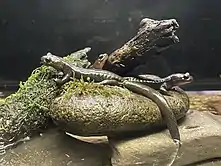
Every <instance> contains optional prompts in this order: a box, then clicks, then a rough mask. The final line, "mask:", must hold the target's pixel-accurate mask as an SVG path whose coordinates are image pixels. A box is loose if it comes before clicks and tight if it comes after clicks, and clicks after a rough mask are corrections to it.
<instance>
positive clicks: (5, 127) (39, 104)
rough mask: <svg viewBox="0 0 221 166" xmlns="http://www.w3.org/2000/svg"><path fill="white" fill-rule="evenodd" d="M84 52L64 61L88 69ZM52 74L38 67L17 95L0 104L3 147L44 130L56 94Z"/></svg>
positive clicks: (21, 84) (48, 70)
mask: <svg viewBox="0 0 221 166" xmlns="http://www.w3.org/2000/svg"><path fill="white" fill-rule="evenodd" d="M88 51H89V49H88V48H85V49H83V50H79V51H77V52H75V53H73V54H71V55H69V56H66V57H64V59H66V60H68V61H71V62H73V63H75V65H77V66H80V67H88V66H89V65H90V62H89V61H88V60H87V56H86V53H87V52H88ZM56 74H57V71H56V70H55V69H53V68H51V67H46V66H40V67H38V68H36V69H35V70H34V71H33V72H32V73H31V75H30V77H29V78H28V79H27V81H26V82H24V83H22V82H21V83H20V88H19V89H18V91H17V92H15V93H14V94H11V95H10V96H8V97H7V98H5V99H1V100H0V138H1V140H3V141H4V143H5V144H8V143H12V142H16V141H17V140H19V139H21V138H24V137H25V136H30V135H31V134H33V133H34V132H36V131H38V129H39V128H45V127H46V126H47V122H48V120H49V119H50V117H49V115H48V109H49V106H50V104H51V101H52V100H54V98H55V97H56V96H57V94H58V92H59V88H58V87H57V85H56V83H55V81H54V80H53V79H54V76H55V75H56Z"/></svg>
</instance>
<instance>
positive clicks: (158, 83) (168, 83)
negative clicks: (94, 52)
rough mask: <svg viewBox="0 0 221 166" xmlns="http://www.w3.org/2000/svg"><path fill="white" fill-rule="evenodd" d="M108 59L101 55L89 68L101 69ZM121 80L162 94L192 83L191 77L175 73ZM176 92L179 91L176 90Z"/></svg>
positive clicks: (105, 55)
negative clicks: (138, 84) (145, 86)
mask: <svg viewBox="0 0 221 166" xmlns="http://www.w3.org/2000/svg"><path fill="white" fill-rule="evenodd" d="M107 59H108V55H107V54H101V55H99V57H98V58H97V60H96V61H95V62H94V64H93V65H92V66H91V68H94V69H102V68H103V66H104V64H105V63H106V61H107ZM123 79H125V80H128V81H130V82H138V83H142V84H145V85H147V86H150V87H152V88H154V89H157V90H160V91H161V92H162V93H163V94H165V95H166V94H167V90H169V89H172V88H174V86H181V85H185V84H187V83H190V82H192V80H193V77H192V76H191V75H190V74H189V73H188V72H187V73H184V74H183V73H175V74H171V75H169V76H167V77H165V78H161V77H159V76H156V75H152V74H141V75H138V77H136V76H135V77H123ZM176 90H181V89H179V88H177V89H176Z"/></svg>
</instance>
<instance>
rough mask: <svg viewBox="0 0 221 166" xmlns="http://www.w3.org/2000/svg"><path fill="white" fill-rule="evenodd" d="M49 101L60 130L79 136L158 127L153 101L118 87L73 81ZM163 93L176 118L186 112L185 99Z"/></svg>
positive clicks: (179, 94) (50, 111)
mask: <svg viewBox="0 0 221 166" xmlns="http://www.w3.org/2000/svg"><path fill="white" fill-rule="evenodd" d="M65 86H66V87H65V88H63V89H65V90H64V93H62V95H61V96H59V97H57V98H56V99H55V100H54V101H53V102H52V104H51V107H50V110H49V114H50V117H52V118H53V120H54V121H55V122H56V124H57V125H58V126H59V127H60V128H62V129H63V130H65V131H67V132H69V133H72V134H76V135H81V136H99V135H101V136H104V135H107V136H110V135H111V136H113V135H119V134H122V133H125V132H133V131H139V130H145V131H146V130H147V128H150V129H153V128H154V127H155V126H162V125H164V126H165V124H164V123H163V122H164V121H163V118H162V116H161V113H160V110H159V108H158V106H157V105H156V103H154V102H153V101H152V100H150V99H149V98H146V97H144V96H142V95H138V94H135V93H132V92H131V91H129V90H128V89H125V88H122V87H118V86H102V85H97V84H93V83H86V82H79V81H73V82H70V83H68V84H67V85H66V84H65ZM169 93H170V95H168V96H165V98H166V100H167V101H168V103H169V105H170V107H171V109H172V111H173V112H174V114H175V116H176V118H177V119H180V118H182V117H184V116H185V115H186V112H187V110H188V109H189V98H188V96H187V95H186V94H185V93H179V92H176V91H173V90H171V91H169Z"/></svg>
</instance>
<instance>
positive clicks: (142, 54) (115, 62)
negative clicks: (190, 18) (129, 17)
mask: <svg viewBox="0 0 221 166" xmlns="http://www.w3.org/2000/svg"><path fill="white" fill-rule="evenodd" d="M178 28H179V25H178V23H177V21H176V20H175V19H169V20H161V21H157V20H152V19H149V18H144V19H142V20H141V22H140V27H139V30H138V32H137V34H136V36H135V37H133V38H132V39H130V40H129V41H128V42H127V43H126V44H124V45H123V46H122V47H121V48H119V49H117V50H115V51H114V52H113V53H111V54H110V55H109V56H108V58H107V59H104V60H105V63H104V62H103V65H101V66H99V67H100V68H102V69H106V70H109V71H112V72H115V73H117V74H119V75H124V74H126V73H128V72H130V71H132V70H133V69H134V68H135V67H137V66H139V65H142V64H144V63H145V61H146V58H147V57H149V56H151V55H156V54H159V53H161V52H162V51H163V50H165V49H167V48H169V47H170V46H172V45H173V44H175V43H178V42H179V39H178V37H177V36H176V35H175V31H176V30H177V29H178ZM146 55H147V56H146ZM97 61H98V60H96V61H95V63H96V62H97Z"/></svg>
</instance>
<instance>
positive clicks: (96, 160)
mask: <svg viewBox="0 0 221 166" xmlns="http://www.w3.org/2000/svg"><path fill="white" fill-rule="evenodd" d="M91 142H93V139H92V140H91ZM109 151H110V148H109V146H108V144H107V143H106V142H105V141H100V142H99V143H96V142H94V143H87V142H83V141H81V140H77V139H74V138H73V137H70V136H68V135H66V134H64V133H63V132H61V131H59V130H57V129H54V128H53V129H49V130H47V131H46V132H45V133H43V134H42V136H36V137H35V138H32V139H31V140H30V141H28V142H26V143H23V144H20V145H19V146H17V147H16V148H14V149H11V150H8V151H7V153H6V155H5V156H4V158H3V160H4V162H3V161H1V162H0V165H1V166H15V165H16V166H64V165H65V166H89V165H92V166H106V165H108V163H106V162H110V154H109Z"/></svg>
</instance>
